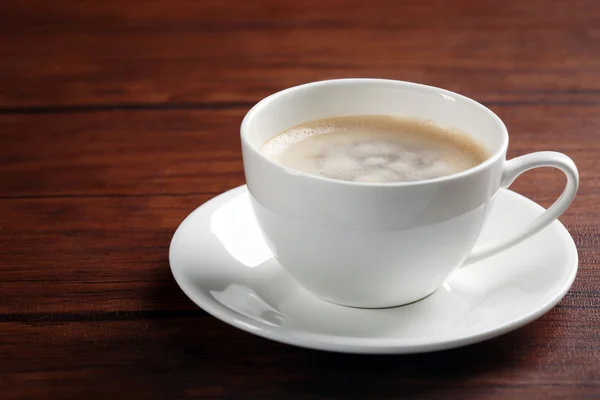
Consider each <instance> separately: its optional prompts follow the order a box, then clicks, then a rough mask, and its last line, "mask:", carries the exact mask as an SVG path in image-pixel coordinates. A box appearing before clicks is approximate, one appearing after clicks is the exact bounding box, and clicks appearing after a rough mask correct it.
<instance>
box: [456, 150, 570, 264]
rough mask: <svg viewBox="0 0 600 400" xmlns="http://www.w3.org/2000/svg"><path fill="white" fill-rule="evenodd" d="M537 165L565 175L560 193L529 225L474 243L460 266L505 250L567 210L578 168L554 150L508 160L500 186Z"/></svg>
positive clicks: (505, 184)
mask: <svg viewBox="0 0 600 400" xmlns="http://www.w3.org/2000/svg"><path fill="white" fill-rule="evenodd" d="M540 167H553V168H558V169H560V170H561V171H562V172H564V174H565V175H566V176H567V184H566V185H565V189H564V190H563V192H562V194H561V195H560V197H559V198H558V199H557V200H556V201H555V202H554V204H552V206H550V208H548V209H547V210H546V211H544V212H543V213H542V214H541V215H540V216H539V217H537V218H536V219H534V220H533V221H532V222H531V223H530V224H529V225H527V226H525V227H524V228H523V229H521V230H520V231H518V232H517V233H516V234H515V235H514V236H512V237H509V238H506V239H503V240H500V241H498V242H492V243H490V244H486V245H482V246H477V247H476V248H475V249H474V250H473V251H472V252H471V254H470V255H469V256H468V257H467V259H466V260H465V262H464V263H463V267H464V266H466V265H469V264H472V263H474V262H477V261H480V260H482V259H484V258H487V257H490V256H493V255H494V254H497V253H499V252H501V251H504V250H506V249H508V248H510V247H512V246H514V245H516V244H517V243H520V242H522V241H523V240H525V239H527V238H529V237H531V236H533V235H535V234H536V233H538V232H539V231H541V230H542V229H544V228H545V227H547V226H548V225H550V223H552V222H553V221H554V220H555V219H557V218H558V217H560V216H561V214H562V213H563V212H565V211H566V209H567V208H568V207H569V205H570V204H571V202H572V201H573V199H574V198H575V193H577V188H578V187H579V172H577V167H576V166H575V163H574V162H573V160H571V159H570V158H569V157H567V156H566V155H564V154H562V153H557V152H555V151H540V152H537V153H531V154H526V155H524V156H521V157H517V158H513V159H512V160H510V161H507V162H506V164H505V167H504V173H503V174H502V180H501V182H500V187H502V188H507V187H509V186H510V184H511V183H513V181H514V180H515V179H517V177H518V176H519V175H521V174H522V173H523V172H525V171H529V170H530V169H534V168H540Z"/></svg>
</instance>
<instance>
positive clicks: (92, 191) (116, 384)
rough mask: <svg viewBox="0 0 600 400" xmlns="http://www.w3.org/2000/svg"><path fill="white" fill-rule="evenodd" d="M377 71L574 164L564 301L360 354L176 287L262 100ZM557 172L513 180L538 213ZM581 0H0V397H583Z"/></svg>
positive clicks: (591, 18)
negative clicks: (572, 258) (417, 349)
mask: <svg viewBox="0 0 600 400" xmlns="http://www.w3.org/2000/svg"><path fill="white" fill-rule="evenodd" d="M335 77H385V78H392V79H401V80H408V81H416V82H421V83H426V84H430V85H436V86H441V87H444V88H447V89H450V90H454V91H457V92H460V93H462V94H465V95H467V96H470V97H473V98H475V99H477V100H479V101H481V102H483V103H484V104H486V105H488V106H489V107H490V108H491V109H492V110H494V111H495V112H497V113H498V114H499V115H500V117H501V118H503V119H504V120H505V122H506V124H507V126H508V128H509V130H510V132H511V146H510V156H516V155H519V154H523V153H527V152H531V151H536V150H546V149H552V150H557V151H561V152H565V153H567V154H569V155H570V156H571V157H572V158H573V159H574V160H575V162H576V163H577V165H578V167H579V169H580V173H581V188H580V191H579V195H578V197H577V199H576V200H575V202H574V203H573V205H572V206H571V208H570V209H569V211H568V212H567V213H566V214H565V215H564V216H563V217H562V218H561V220H562V222H563V223H564V224H565V225H566V226H567V228H568V229H569V231H570V232H571V233H572V235H573V237H574V239H575V242H576V244H577V247H578V250H579V255H580V269H579V272H578V275H577V279H576V281H575V283H574V285H573V287H572V289H571V290H570V291H569V293H568V294H567V296H566V297H565V298H564V300H563V301H562V302H561V303H560V304H559V305H558V306H556V307H555V308H554V309H553V310H551V311H550V312H549V313H548V314H547V315H545V316H544V317H542V318H540V319H539V320H537V321H535V322H534V323H532V324H530V325H528V326H526V327H524V328H522V329H519V330H517V331H515V332H513V333H510V334H507V335H504V336H502V337H499V338H497V339H494V340H491V341H488V342H485V343H481V344H477V345H472V346H469V347H466V348H462V349H456V350H451V351H444V352H438V353H432V354H422V355H411V356H355V355H343V354H333V353H325V352H317V351H310V350H304V349H299V348H294V347H290V346H286V345H282V344H278V343H274V342H270V341H267V340H265V339H261V338H258V337H254V336H252V335H250V334H248V333H244V332H241V331H239V330H236V329H235V328H232V327H230V326H228V325H226V324H224V323H222V322H220V321H217V320H216V319H214V318H212V317H210V316H208V315H207V314H206V313H205V312H203V311H202V310H200V309H198V308H197V307H195V306H194V305H193V304H192V303H191V302H190V301H189V300H188V299H187V298H186V297H185V296H184V295H183V293H182V292H181V291H180V290H179V288H178V287H177V285H176V284H175V282H174V281H173V278H172V277H171V273H170V271H169V265H168V259H167V255H168V246H169V241H170V239H171V235H172V234H173V232H174V231H175V229H176V228H177V226H178V224H179V222H180V221H181V220H182V219H183V218H184V217H185V216H186V215H187V214H188V213H189V212H190V211H191V210H193V209H194V208H195V207H197V206H198V205H200V204H202V203H203V202H205V201H207V200H208V199H210V198H212V197H213V196H215V195H217V194H219V193H221V192H223V191H225V190H227V189H230V188H233V187H235V186H237V185H240V184H243V183H244V176H243V170H242V163H241V156H240V146H239V139H238V127H239V123H240V121H241V119H242V117H243V115H244V114H245V112H246V111H247V110H248V109H249V108H250V107H251V106H252V105H253V104H254V103H255V102H257V101H258V100H260V99H261V98H262V97H264V96H266V95H268V94H270V93H272V92H275V91H278V90H280V89H283V88H286V87H289V86H292V85H295V84H300V83H305V82H308V81H313V80H320V79H327V78H335ZM562 179H563V178H562V177H561V176H560V173H557V172H555V171H546V170H537V171H535V172H532V173H528V174H526V175H524V176H523V177H522V178H519V180H518V181H517V182H516V183H515V185H514V187H513V188H514V189H515V190H517V191H519V192H521V193H523V194H525V195H526V196H528V197H530V198H532V199H534V200H536V201H538V202H539V203H541V204H543V205H545V206H548V205H549V204H550V203H551V202H552V201H553V199H554V198H555V197H556V196H557V195H558V193H560V190H561V188H562V185H563V180H562ZM599 223H600V2H598V1H597V0H575V1H563V0H556V1H554V0H553V1H551V0H528V1H523V0H505V1H491V0H490V1H475V0H473V1H470V0H460V1H441V0H439V1H438V0H410V1H408V0H407V1H396V0H387V1H363V0H314V1H313V0H305V1H299V0H297V1H287V0H264V1H263V0H261V1H259V0H256V1H245V0H237V1H236V0H211V1H200V0H198V1H193V0H147V1H142V0H136V1H133V0H130V1H121V0H110V1H109V0H103V1H102V0H97V1H91V0H86V1H84V0H82V1H75V0H72V1H66V0H54V1H46V0H19V1H4V2H1V3H0V398H2V399H37V398H56V399H71V398H72V399H82V398H113V399H114V398H132V397H133V398H141V399H142V398H143V399H150V398H160V399H172V398H179V397H192V398H205V399H213V398H214V399H225V398H227V399H229V398H231V399H243V398H261V399H292V398H302V399H304V398H331V399H333V398H340V399H347V398H363V399H367V398H381V399H384V398H385V399H395V398H418V399H421V398H431V399H451V398H456V399H475V398H481V399H547V398H573V399H592V398H600V228H599Z"/></svg>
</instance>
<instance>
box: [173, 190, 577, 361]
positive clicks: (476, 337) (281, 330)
mask: <svg viewBox="0 0 600 400" xmlns="http://www.w3.org/2000/svg"><path fill="white" fill-rule="evenodd" d="M244 191H247V187H246V185H241V186H238V187H236V188H233V189H230V190H228V191H226V192H223V193H221V194H219V195H217V196H215V197H213V198H212V199H210V200H208V201H207V202H205V203H203V204H201V205H200V206H199V207H197V208H196V209H195V210H194V211H192V212H191V213H190V214H189V215H187V216H186V217H185V218H184V220H183V221H182V222H181V223H180V224H179V226H178V227H177V229H176V231H175V233H174V234H173V237H172V239H171V242H170V244H169V267H170V269H171V273H172V275H173V278H174V279H175V281H176V283H177V285H178V286H179V287H180V288H181V290H182V291H183V292H184V293H185V295H186V296H187V297H188V298H189V299H190V300H191V301H192V302H193V303H194V304H196V305H197V306H198V307H200V308H201V309H203V310H204V311H206V312H207V313H208V314H210V315H212V316H213V317H215V318H217V319H219V320H221V321H222V322H225V323H226V324H228V325H231V326H234V327H236V328H238V329H241V330H243V331H245V332H248V333H252V334H254V335H257V336H261V337H263V338H266V339H270V340H273V341H276V342H280V343H285V344H289V345H293V346H298V347H303V348H308V349H314V350H324V351H332V352H340V353H356V354H411V353H424V352H432V351H440V350H447V349H452V348H457V347H462V346H466V345H470V344H474V343H478V342H482V341H485V340H488V339H492V338H494V337H497V336H501V335H503V334H505V333H508V332H511V331H513V330H516V329H519V328H521V327H523V326H524V325H526V324H528V323H530V322H532V321H534V320H536V319H538V318H539V317H541V316H542V315H544V314H545V313H547V312H548V311H550V310H551V309H552V308H553V307H554V306H556V305H557V304H558V303H559V302H560V301H561V300H562V299H563V298H564V296H565V295H566V294H567V292H568V290H569V289H570V288H571V286H572V284H573V282H574V280H575V277H576V274H577V271H578V267H579V254H578V252H577V247H576V245H575V242H574V240H573V237H572V236H571V234H570V233H569V231H568V230H567V229H566V228H565V226H564V225H563V224H562V223H561V222H560V221H559V220H555V221H554V222H552V224H557V225H558V231H557V234H558V235H559V236H560V237H561V241H563V242H564V243H565V245H566V246H569V247H571V248H572V250H573V256H574V257H573V258H572V259H571V260H569V261H568V262H569V264H570V268H571V269H572V271H571V274H570V275H569V277H568V278H567V279H566V280H565V282H564V283H563V285H562V286H561V288H560V290H557V291H556V293H555V294H554V296H552V297H551V299H550V300H548V301H546V302H544V303H543V304H541V305H540V306H538V307H537V308H535V309H534V310H531V311H529V312H528V313H526V314H523V315H521V316H519V317H516V318H513V319H511V320H509V321H507V322H505V323H503V324H501V325H499V326H496V325H494V326H493V327H492V328H489V329H484V330H478V331H475V332H468V333H462V334H461V335H458V336H455V337H449V338H444V339H441V340H436V339H425V340H423V339H407V338H402V339H396V338H365V337H341V336H337V335H333V334H320V333H312V332H304V331H299V330H297V329H289V328H287V327H285V326H283V327H273V326H270V325H268V324H265V323H262V322H260V321H257V320H254V319H252V318H249V317H246V316H244V315H241V314H238V313H236V312H235V311H233V310H231V309H229V308H228V307H225V306H223V305H222V304H220V303H219V302H217V301H216V300H215V299H214V298H212V297H210V296H209V295H208V294H207V293H205V292H204V291H202V290H195V289H193V288H192V287H190V286H191V285H189V284H188V283H187V279H186V278H185V276H182V275H180V273H179V272H177V267H175V266H174V252H175V251H176V250H175V246H174V244H176V241H177V237H178V235H181V234H182V233H181V232H182V227H183V226H184V225H187V224H189V223H190V221H192V220H193V219H194V218H195V217H196V215H197V214H199V213H201V212H202V210H203V209H204V208H208V207H210V206H211V205H213V204H214V203H221V202H222V201H223V200H224V199H225V198H229V197H233V196H235V195H237V194H238V193H241V192H244ZM499 191H503V192H507V194H508V195H510V196H512V197H514V198H515V199H517V200H518V201H524V202H526V203H528V206H529V207H531V208H533V209H535V208H537V211H538V212H541V211H543V210H545V209H544V208H543V207H542V206H540V205H539V204H537V203H536V202H534V201H533V200H531V199H529V198H527V197H525V196H523V195H521V194H519V193H516V192H514V191H512V190H510V189H500V190H499ZM492 257H493V256H492ZM477 264H478V263H474V264H473V265H470V266H468V267H467V268H477ZM339 307H343V306H339Z"/></svg>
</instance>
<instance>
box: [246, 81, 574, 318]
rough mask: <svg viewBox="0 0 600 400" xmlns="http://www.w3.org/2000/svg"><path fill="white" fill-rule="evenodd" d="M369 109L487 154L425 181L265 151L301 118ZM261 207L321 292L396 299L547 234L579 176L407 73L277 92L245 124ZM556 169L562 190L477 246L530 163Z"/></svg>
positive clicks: (271, 236)
mask: <svg viewBox="0 0 600 400" xmlns="http://www.w3.org/2000/svg"><path fill="white" fill-rule="evenodd" d="M365 114H387V115H399V116H405V117H412V118H417V119H428V120H432V121H434V122H436V123H438V124H441V125H446V126H451V127H454V128H458V129H460V130H462V131H464V132H466V133H467V134H469V135H471V136H472V137H474V138H476V139H477V140H478V141H479V142H480V143H481V144H483V145H484V146H485V147H486V148H487V149H488V150H489V153H490V154H491V156H490V158H489V159H487V160H486V161H485V162H483V163H482V164H479V165H477V166H475V167H473V168H471V169H469V170H466V171H464V172H461V173H458V174H454V175H450V176H446V177H442V178H437V179H432V180H425V181H416V182H398V183H358V182H349V181H341V180H333V179H329V178H324V177H319V176H314V175H309V174H306V173H303V172H299V171H295V170H291V169H289V168H286V167H283V166H281V165H279V164H277V163H275V162H273V161H272V160H270V159H268V158H267V157H265V156H264V155H263V154H261V152H260V151H259V149H260V147H261V146H262V144H264V143H265V142H266V141H267V140H268V139H270V138H272V137H273V136H275V135H277V134H278V133H280V132H282V131H284V130H285V129H287V128H290V127H292V126H294V125H298V124H301V123H305V122H309V121H312V120H317V119H322V118H329V117H339V116H351V115H365ZM241 140H242V153H243V159H244V170H245V174H246V181H247V184H248V190H249V192H250V197H251V201H252V206H253V209H254V212H255V214H256V217H257V219H258V222H259V225H260V227H261V229H262V231H263V233H264V236H265V239H266V240H267V243H268V245H269V247H270V248H271V250H272V251H273V254H274V255H275V257H276V258H277V260H278V261H279V262H280V264H281V265H282V266H283V267H284V268H285V269H286V270H287V271H288V272H289V273H290V274H291V275H292V276H293V277H294V278H295V279H296V280H297V281H298V282H299V283H300V284H301V285H302V286H304V287H305V288H306V289H308V290H309V291H311V292H312V293H314V294H315V295H317V296H319V297H321V298H323V299H325V300H328V301H331V302H333V303H338V304H342V305H348V306H354V307H366V308H377V307H391V306H398V305H402V304H407V303H411V302H414V301H417V300H419V299H422V298H424V297H426V296H428V295H429V294H431V293H432V292H434V291H435V290H436V289H437V288H438V287H440V286H441V285H442V283H443V282H444V281H445V280H446V278H447V277H448V276H449V275H450V274H451V273H452V272H453V271H454V270H455V269H457V268H459V267H460V266H462V265H466V264H468V263H472V262H474V261H477V260H480V259H483V258H485V257H489V256H491V255H493V254H496V253H498V252H500V251H502V250H505V249H507V248H509V247H511V246H513V245H515V244H517V243H519V242H521V241H523V240H525V239H527V238H528V237H530V236H532V235H534V234H535V233H537V232H539V231H540V230H541V229H543V228H544V227H546V226H547V225H548V224H550V223H551V222H552V221H554V220H555V219H556V218H558V217H559V216H560V215H561V214H562V213H563V212H564V211H565V210H566V209H567V208H568V206H569V204H570V203H571V201H572V200H573V198H574V197H575V193H576V191H577V187H578V184H579V177H578V172H577V168H576V167H575V164H574V163H573V161H572V160H571V159H570V158H569V157H567V156H565V155H563V154H561V153H556V152H538V153H531V154H527V155H524V156H521V157H517V158H514V159H512V160H510V161H507V160H506V149H507V146H508V132H507V130H506V127H505V126H504V123H503V122H502V121H501V120H500V118H498V116H496V114H494V113H493V112H492V111H490V110H489V109H488V108H486V107H484V106H483V105H481V104H479V103H477V102H476V101H474V100H471V99H469V98H467V97H464V96H461V95H459V94H456V93H453V92H449V91H447V90H443V89H438V88H435V87H431V86H425V85H420V84H415V83H409V82H401V81H393V80H382V79H340V80H329V81H321V82H314V83H309V84H305V85H301V86H296V87H293V88H290V89H286V90H283V91H281V92H278V93H275V94H273V95H271V96H269V97H267V98H265V99H263V100H262V101H260V102H259V103H258V104H257V105H256V106H254V107H253V108H252V109H251V110H250V111H249V112H248V114H247V115H246V117H245V118H244V121H243V122H242V126H241ZM537 167H554V168H558V169H560V170H561V171H563V172H564V173H565V175H566V176H567V183H566V187H565V189H564V191H563V193H562V195H561V196H560V197H559V199H558V200H557V201H556V202H555V203H554V204H553V205H552V206H551V207H550V208H549V209H548V210H546V211H545V212H544V213H543V214H542V215H541V216H540V217H539V218H537V219H536V220H534V221H533V222H532V223H531V224H529V225H528V226H527V227H525V228H524V229H523V230H519V231H516V232H514V234H513V235H512V236H511V237H500V238H498V241H497V242H496V243H491V244H486V245H485V246H483V247H477V248H476V249H475V250H473V247H474V245H475V242H476V241H477V237H478V236H479V233H480V232H481V228H482V225H483V223H484V220H485V217H486V213H487V210H488V205H489V204H490V199H491V198H492V197H493V196H494V194H495V193H496V192H497V191H498V189H499V188H505V187H508V186H509V185H510V184H511V183H512V182H513V181H514V179H515V178H516V177H517V176H518V175H520V174H521V173H523V172H525V171H527V170H529V169H532V168H537Z"/></svg>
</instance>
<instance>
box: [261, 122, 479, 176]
mask: <svg viewBox="0 0 600 400" xmlns="http://www.w3.org/2000/svg"><path fill="white" fill-rule="evenodd" d="M260 151H261V152H262V153H263V154H264V155H265V156H267V157H268V158H270V159H271V160H273V161H275V162H276V163H278V164H280V165H282V166H285V167H288V168H291V169H294V170H298V171H302V172H305V173H308V174H312V175H317V176H322V177H327V178H332V179H339V180H345V181H356V182H408V181H418V180H426V179H433V178H439V177H443V176H447V175H452V174H455V173H458V172H461V171H464V170H467V169H469V168H472V167H474V166H476V165H478V164H480V163H482V162H483V161H485V160H486V159H487V158H488V157H489V154H488V152H487V150H486V149H485V148H484V147H483V146H482V145H481V144H479V143H477V142H476V141H475V139H473V138H471V137H470V136H468V135H467V134H466V133H464V132H461V131H458V130H456V129H453V128H448V127H442V126H440V125H437V124H435V123H433V122H431V121H423V120H417V119H410V118H401V117H396V116H389V115H361V116H351V117H337V118H329V119H323V120H316V121H311V122H307V123H304V124H301V125H298V126H294V127H292V128H290V129H288V130H286V131H284V132H281V133H280V134H278V135H277V136H275V137H273V138H272V139H270V140H268V141H267V142H266V143H264V145H263V146H262V147H261V149H260Z"/></svg>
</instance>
